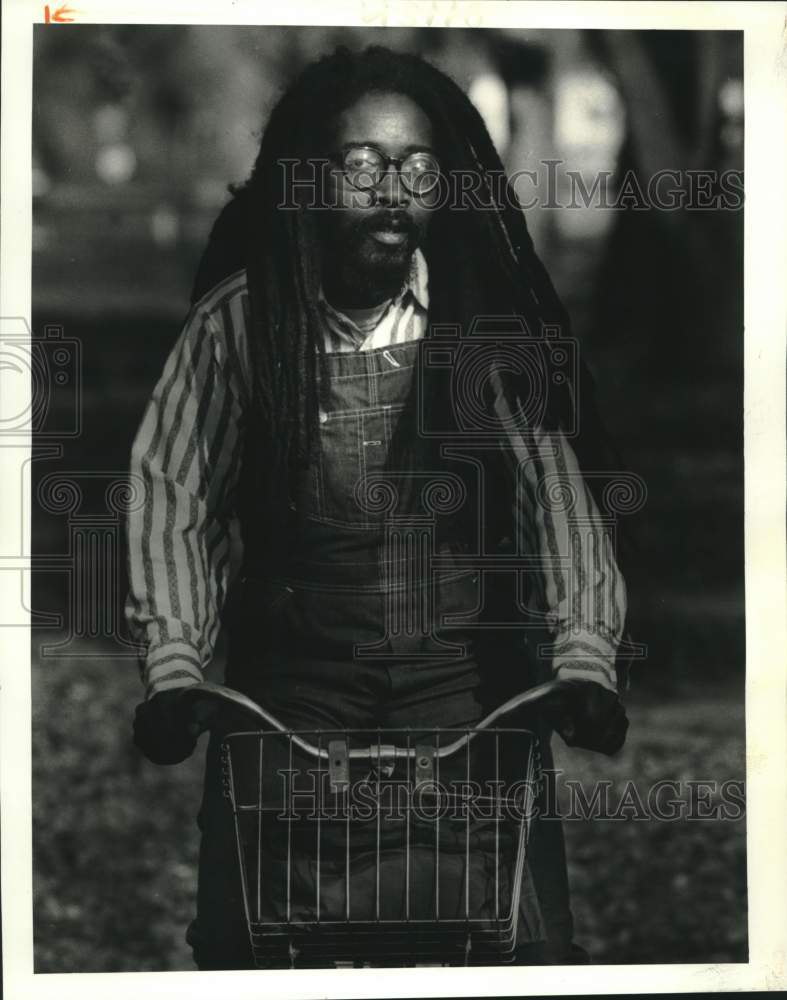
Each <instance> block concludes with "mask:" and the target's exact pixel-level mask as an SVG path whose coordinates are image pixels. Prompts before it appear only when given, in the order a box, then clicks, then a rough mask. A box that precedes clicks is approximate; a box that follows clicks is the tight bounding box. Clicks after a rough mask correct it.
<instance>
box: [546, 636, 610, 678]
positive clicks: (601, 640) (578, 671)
mask: <svg viewBox="0 0 787 1000" xmlns="http://www.w3.org/2000/svg"><path fill="white" fill-rule="evenodd" d="M557 645H558V648H559V652H556V653H555V656H554V658H553V660H552V673H553V675H554V677H555V679H556V680H561V681H562V680H583V681H595V682H596V683H597V684H601V685H602V686H603V687H605V688H607V689H608V690H610V691H615V692H617V689H618V685H617V672H616V670H615V660H616V656H617V645H616V644H615V643H613V642H610V641H609V640H608V639H606V637H602V636H600V635H590V634H588V635H584V634H581V635H579V636H572V637H571V638H568V639H564V641H563V642H561V643H559V644H557Z"/></svg>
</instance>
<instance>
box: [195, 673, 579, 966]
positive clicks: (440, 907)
mask: <svg viewBox="0 0 787 1000" xmlns="http://www.w3.org/2000/svg"><path fill="white" fill-rule="evenodd" d="M564 686H565V685H564V684H563V683H562V682H559V681H551V682H547V683H544V684H541V685H539V686H537V687H535V688H532V689H530V690H528V691H525V692H523V693H521V694H519V695H517V696H515V697H513V698H510V699H509V700H508V701H506V702H504V703H503V704H501V705H500V706H499V707H498V708H496V709H495V710H494V711H492V712H490V713H489V714H488V715H487V716H486V717H485V718H483V719H482V720H481V721H480V722H478V723H477V724H476V725H474V726H472V727H468V728H465V729H458V730H457V729H434V730H429V731H423V730H420V731H418V732H414V731H411V730H407V729H398V730H390V729H374V730H350V729H341V730H308V731H307V730H292V729H288V728H287V727H286V726H285V725H284V724H283V723H282V722H280V721H279V720H278V719H277V718H276V717H275V716H273V715H272V714H271V713H270V712H268V711H267V710H266V709H265V708H263V707H262V706H260V705H258V704H257V703H256V702H254V701H252V700H251V699H250V698H248V697H247V696H246V695H244V694H242V693H240V692H238V691H234V690H232V689H229V688H226V687H222V686H220V685H217V684H211V683H203V684H199V685H195V686H193V687H189V688H186V689H184V691H183V693H182V696H181V697H182V698H183V699H184V701H185V702H186V703H187V704H188V706H189V711H190V713H191V714H192V717H193V718H194V719H195V720H196V721H197V722H198V723H199V724H200V726H201V727H202V728H210V729H214V730H217V731H218V732H219V733H220V734H221V737H222V744H221V755H222V776H223V778H222V780H223V787H224V794H225V796H226V799H227V801H228V803H229V806H230V808H231V809H232V814H233V820H234V829H235V841H236V852H237V863H238V864H239V866H240V873H241V882H242V888H243V904H244V909H245V916H246V924H247V928H248V933H249V939H250V943H251V949H252V953H253V957H254V961H255V964H256V966H257V967H258V968H271V967H282V966H284V967H287V966H289V967H291V968H295V967H308V966H312V967H313V966H322V967H325V966H326V965H328V966H330V965H337V966H363V965H397V966H401V965H405V966H406V965H415V964H418V965H423V964H438V965H491V964H507V963H513V962H514V961H515V960H516V947H517V931H518V921H519V917H520V906H519V904H520V894H521V891H522V880H523V876H524V873H525V870H526V861H527V844H528V837H529V832H530V826H531V821H532V818H533V815H534V812H535V808H536V802H537V799H538V795H539V792H540V790H541V781H542V775H541V764H540V752H539V741H538V736H537V734H536V731H535V728H534V727H533V726H532V724H531V725H528V726H519V727H508V726H506V727H504V726H500V725H495V724H496V723H499V720H501V719H503V718H504V717H507V716H511V715H512V714H513V713H515V712H520V713H522V712H526V711H527V712H529V713H531V715H532V713H535V712H537V711H538V710H539V709H543V707H544V706H545V705H546V704H547V703H548V702H551V703H552V704H553V705H554V704H555V703H559V701H560V697H561V694H562V690H563V688H564ZM238 712H241V713H243V715H244V716H245V718H248V719H250V720H253V722H254V723H255V724H256V725H255V728H253V729H248V728H247V729H244V728H237V726H236V725H235V722H234V719H235V718H236V717H237V713H238ZM526 721H528V722H530V721H531V720H530V719H527V720H526ZM370 738H371V741H370ZM304 776H305V777H304Z"/></svg>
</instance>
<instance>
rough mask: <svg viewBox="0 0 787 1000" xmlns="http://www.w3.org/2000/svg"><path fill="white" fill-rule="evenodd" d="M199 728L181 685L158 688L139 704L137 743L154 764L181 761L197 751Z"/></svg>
mask: <svg viewBox="0 0 787 1000" xmlns="http://www.w3.org/2000/svg"><path fill="white" fill-rule="evenodd" d="M200 728H201V727H200V726H199V724H198V723H196V722H194V721H193V719H192V717H191V712H190V709H189V706H188V705H186V704H185V703H184V702H183V701H182V700H181V699H180V689H179V688H175V689H173V690H170V691H159V693H158V694H154V695H153V697H152V698H151V699H150V700H149V701H143V702H142V704H141V705H137V710H136V712H135V714H134V744H135V745H136V746H137V747H139V749H140V750H141V751H142V753H143V754H144V755H145V756H146V757H147V758H148V760H150V761H152V762H153V763H154V764H180V762H181V761H184V760H186V758H187V757H190V756H191V754H192V753H193V752H194V748H195V747H196V745H197V736H198V735H199V732H200Z"/></svg>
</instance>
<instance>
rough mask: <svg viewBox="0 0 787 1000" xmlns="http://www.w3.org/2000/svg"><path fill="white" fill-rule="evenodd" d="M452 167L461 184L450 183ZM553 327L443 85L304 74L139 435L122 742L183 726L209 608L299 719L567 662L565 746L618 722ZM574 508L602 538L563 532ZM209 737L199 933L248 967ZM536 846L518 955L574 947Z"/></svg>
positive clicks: (595, 552) (536, 267)
mask: <svg viewBox="0 0 787 1000" xmlns="http://www.w3.org/2000/svg"><path fill="white" fill-rule="evenodd" d="M457 177H459V178H468V177H470V178H473V179H474V182H477V183H475V186H474V188H473V191H472V197H470V198H467V199H464V200H463V201H462V203H461V204H457V203H456V202H454V203H450V202H449V203H446V198H445V197H444V195H445V192H446V190H448V188H447V186H446V184H447V181H449V180H450V179H452V178H457ZM501 179H502V181H503V183H498V181H500V180H501ZM459 190H460V191H466V190H468V188H467V185H466V184H465V183H464V181H463V182H462V184H460V186H459ZM455 192H456V187H454V193H455ZM490 317H491V319H490ZM490 330H491V331H492V333H493V334H494V336H491V337H490ZM557 330H559V331H561V335H560V337H559V342H555V343H551V344H550V341H549V340H548V339H547V338H548V337H549V336H553V335H554V333H555V331H557ZM567 330H568V319H567V316H566V315H565V313H564V310H563V308H562V306H561V304H560V302H559V300H558V298H557V295H556V293H555V291H554V289H553V287H552V285H551V283H550V281H549V278H548V276H547V274H546V272H545V271H544V268H543V267H542V265H541V263H540V261H539V260H538V258H537V256H536V254H535V252H534V250H533V245H532V242H531V240H530V237H529V235H528V232H527V229H526V226H525V221H524V218H523V214H522V212H521V210H520V209H519V208H518V205H517V202H516V198H515V196H514V194H513V192H512V190H511V188H510V186H509V185H508V183H507V182H505V175H504V173H503V169H502V166H501V163H500V160H499V157H498V155H497V153H496V151H495V149H494V147H493V145H492V142H491V140H490V139H489V136H488V134H487V131H486V129H485V127H484V125H483V123H482V120H481V118H480V116H479V115H478V113H477V112H476V111H475V109H474V108H473V106H472V104H471V103H470V102H469V100H468V99H467V98H466V96H465V95H464V93H463V92H462V91H461V90H460V88H458V87H457V86H456V85H455V84H454V83H453V82H452V81H451V80H450V79H448V78H447V77H446V76H445V75H443V74H442V73H441V72H439V71H438V70H436V69H434V68H433V67H431V66H430V65H429V64H428V63H426V62H425V61H422V60H421V59H419V58H416V57H414V56H410V55H402V54H395V53H393V52H390V51H388V50H386V49H382V48H370V49H367V50H366V51H364V52H363V53H360V54H353V53H351V52H349V51H347V50H346V49H340V50H338V51H337V52H336V53H334V54H333V55H332V56H330V57H327V58H324V59H322V60H320V61H319V62H317V63H315V64H314V65H312V66H310V67H308V68H307V69H306V70H305V71H304V72H303V73H302V74H301V76H300V77H299V78H298V79H297V80H296V81H295V82H294V83H293V84H292V86H291V87H290V88H289V90H288V91H287V92H286V93H285V94H284V96H283V97H282V98H281V100H280V101H279V103H278V105H277V106H276V108H275V109H274V111H273V112H272V114H271V117H270V121H269V123H268V125H267V128H266V129H265V132H264V135H263V138H262V143H261V146H260V151H259V155H258V157H257V160H256V163H255V166H254V170H253V172H252V174H251V177H250V179H249V180H248V182H247V183H246V184H245V185H244V186H243V187H242V188H240V189H239V190H236V191H234V197H233V200H232V201H231V202H230V204H229V205H228V206H227V208H225V210H224V211H223V212H222V214H221V216H220V217H219V220H218V221H217V223H216V225H215V227H214V230H213V232H212V234H211V240H210V243H209V246H208V249H207V251H206V253H205V255H204V257H203V260H202V263H201V265H200V268H199V272H198V275H197V281H196V287H195V290H194V303H193V308H192V310H191V312H190V314H189V317H188V319H187V322H186V324H185V328H184V330H183V333H182V335H181V338H180V340H179V342H178V344H177V345H176V347H175V349H174V351H173V352H172V354H171V356H170V358H169V361H168V362H167V365H166V368H165V370H164V373H163V375H162V377H161V379H160V381H159V383H158V385H157V387H156V389H155V391H154V394H153V398H152V400H151V402H150V404H149V406H148V409H147V411H146V413H145V416H144V420H143V423H142V426H141V428H140V431H139V434H138V436H137V439H136V442H135V444H134V448H133V455H132V469H133V471H134V472H135V473H136V474H138V475H140V476H141V477H142V478H143V480H144V482H145V484H146V488H147V492H146V502H145V504H144V507H143V508H142V509H141V510H139V511H135V512H133V513H132V514H131V515H130V521H129V529H128V531H129V563H130V580H131V593H130V597H129V602H128V617H129V621H130V623H131V626H132V629H133V631H134V633H135V635H136V636H138V637H139V640H140V643H141V645H142V646H143V648H144V659H143V665H142V666H143V678H144V682H145V684H146V699H145V701H144V702H143V703H142V704H141V705H140V706H139V707H138V709H137V714H136V718H135V740H136V743H137V745H138V746H139V747H140V748H141V749H142V750H143V751H144V752H145V754H146V755H147V756H148V757H149V758H150V759H151V760H153V761H154V762H157V763H176V762H178V761H180V760H183V759H185V758H186V757H187V756H188V755H189V754H190V753H191V752H192V751H193V749H194V747H195V742H196V735H195V733H194V731H193V729H192V728H190V725H189V721H188V719H187V717H186V714H185V713H184V711H183V707H182V700H180V699H179V697H178V695H179V692H181V691H182V689H183V687H184V686H186V685H192V684H195V683H198V682H199V681H200V680H201V679H202V677H203V670H204V668H205V666H206V664H207V663H208V662H209V660H210V659H211V656H212V653H213V649H214V645H215V641H216V637H217V632H218V629H219V623H220V621H221V620H222V619H223V621H224V623H225V625H226V628H227V631H228V634H229V654H228V662H227V667H226V683H227V684H228V685H230V686H232V687H234V688H236V689H238V690H240V691H242V692H244V693H246V694H248V695H250V696H251V697H253V698H255V699H256V700H257V701H259V702H261V703H262V704H264V705H265V706H266V707H267V708H268V709H269V710H270V711H271V712H273V713H274V714H276V715H277V716H279V717H280V718H281V719H282V720H283V721H284V722H285V723H286V724H287V725H288V726H291V727H293V728H301V729H312V730H314V729H322V730H325V729H344V728H350V729H363V728H367V729H372V728H374V727H378V726H383V727H393V728H398V727H401V728H404V727H409V728H410V729H412V730H414V731H417V730H419V729H430V728H435V727H447V728H451V727H466V726H468V725H473V724H474V722H476V721H478V720H479V719H480V718H481V717H482V715H483V714H484V710H485V708H487V709H488V708H489V707H491V701H492V700H494V699H496V700H497V702H499V700H500V697H499V696H500V693H501V692H502V691H504V690H506V691H507V692H508V693H510V692H511V691H517V690H522V689H524V688H526V687H528V686H530V685H532V684H533V683H535V682H536V681H538V680H543V679H544V677H545V676H553V677H556V678H558V679H561V680H566V681H567V682H569V683H568V684H567V685H566V689H567V690H568V691H569V697H568V700H567V701H566V703H565V704H563V706H562V708H561V711H560V713H558V714H556V716H555V718H553V719H552V720H551V721H552V724H553V725H554V726H555V727H556V728H557V729H558V730H559V731H560V732H561V734H562V735H563V736H564V738H565V739H566V740H567V742H569V743H571V744H577V745H580V746H584V747H588V748H590V749H596V750H601V751H603V752H607V753H609V752H614V751H615V750H616V749H618V748H619V747H620V746H621V745H622V742H623V739H624V737H625V731H626V726H627V722H626V718H625V712H624V710H623V707H622V704H621V703H620V701H619V698H618V695H617V677H616V668H615V663H616V655H617V652H618V648H619V645H620V640H621V637H622V631H623V623H624V617H625V590H624V586H623V582H622V579H621V576H620V574H619V572H618V569H617V566H616V562H615V558H614V554H613V552H612V548H611V545H610V544H609V539H608V538H607V535H606V532H605V529H604V525H603V524H602V516H601V513H600V508H599V505H598V504H597V502H596V500H595V498H594V492H593V490H592V489H591V487H592V486H593V485H594V482H595V480H596V479H597V478H598V475H599V470H602V471H603V470H604V469H609V468H610V465H609V460H608V458H607V456H606V454H605V451H604V439H603V435H602V433H601V430H600V427H599V424H598V420H597V417H596V415H595V410H594V408H593V401H592V386H591V383H590V381H589V376H588V374H587V371H586V369H585V368H584V366H582V365H581V364H580V365H579V368H578V371H579V372H580V375H579V376H578V377H573V376H572V377H570V378H567V377H559V375H560V373H559V372H558V370H557V365H558V360H557V355H558V353H559V352H558V351H557V350H552V348H553V347H557V346H559V347H560V348H561V349H562V350H563V354H564V356H565V353H566V343H567V340H566V336H565V335H566V333H567ZM468 332H470V333H472V337H468V336H467V334H468ZM496 345H497V346H496ZM430 347H437V348H439V352H438V356H436V358H435V357H433V356H430V355H429V354H428V353H427V349H428V348H430ZM468 352H469V353H468ZM512 352H513V353H512ZM468 358H469V359H470V360H469V362H468ZM523 358H531V359H535V360H534V361H533V362H532V364H531V365H530V367H528V364H527V363H526V362H524V361H523V360H522V359H523ZM479 386H481V388H480V389H479V388H478V387H479ZM546 386H548V387H549V391H546V390H545V388H544V387H546ZM580 404H581V405H580ZM490 429H491V430H490ZM577 430H581V433H579V434H577V433H575V432H576V431H577ZM490 440H491V442H492V444H491V445H490ZM581 469H582V470H583V471H584V472H585V473H586V472H587V471H589V470H590V471H593V472H594V476H593V477H590V478H588V477H587V476H586V475H585V476H583V475H582V472H581V471H580V470H581ZM555 487H557V493H559V494H560V497H559V498H558V499H559V501H560V502H557V501H555ZM413 523H417V524H419V525H421V526H423V525H424V524H428V529H427V530H426V531H424V530H420V534H419V531H415V532H413V531H411V532H410V534H409V535H408V534H407V529H406V524H413ZM402 524H405V528H402V530H398V529H399V528H400V527H401V525H402ZM583 525H584V526H585V529H583V530H586V531H587V532H588V533H589V534H590V535H591V536H592V539H593V540H594V541H593V544H591V545H588V546H584V545H582V544H581V545H580V546H579V547H577V546H576V545H575V544H574V540H575V539H576V537H577V532H578V530H580V529H581V526H583ZM419 539H420V540H419ZM424 539H426V547H424V544H423V542H424ZM489 552H493V553H497V554H500V553H506V552H508V553H509V554H511V555H512V557H513V558H516V557H519V558H520V559H522V560H523V561H522V563H521V565H522V566H524V567H525V568H526V570H527V572H524V571H523V572H517V573H516V574H514V577H515V578H516V580H515V582H516V586H515V587H514V588H513V589H514V590H515V591H516V593H515V595H514V596H513V598H512V597H511V595H509V598H508V603H509V605H510V607H511V608H517V609H518V612H519V617H518V619H517V620H518V621H519V623H520V626H521V627H520V628H519V629H512V628H510V627H509V628H500V629H498V630H495V629H494V628H492V627H489V623H501V622H504V621H506V619H505V614H507V613H508V612H507V611H505V609H504V608H503V601H504V597H503V596H502V594H503V590H504V588H503V587H501V586H499V584H500V583H501V580H503V578H504V577H505V578H506V579H509V578H511V576H512V575H511V574H510V573H509V574H503V573H497V574H495V573H491V572H488V571H484V572H483V573H481V572H479V570H478V569H477V568H474V567H473V566H472V562H473V560H472V556H473V554H474V553H475V554H476V556H477V557H478V558H479V559H481V560H482V559H483V556H484V555H485V554H487V553H489ZM588 552H589V553H590V556H588V555H587V553H588ZM468 567H470V568H468ZM520 577H521V578H522V579H521V580H520ZM525 580H526V584H525V585H524V586H523V585H522V582H523V581H525ZM497 591H500V592H501V593H500V596H497V597H496V596H495V594H496V592H497ZM493 598H494V600H493ZM495 601H496V602H497V603H495ZM490 609H491V610H490ZM588 609H590V610H588ZM509 610H510V608H509ZM485 616H486V617H485ZM485 621H486V622H487V627H482V626H483V625H484V622H485ZM534 623H536V624H540V625H541V626H543V627H544V628H545V629H546V630H547V631H548V633H549V638H550V640H551V647H550V648H551V656H550V657H549V658H548V659H547V660H546V661H544V660H543V658H542V659H539V657H538V656H535V655H534V654H533V653H532V650H534V649H536V648H537V644H536V643H534V642H533V641H532V634H533V632H532V626H533V625H534ZM523 636H524V637H525V639H523ZM528 649H530V650H531V653H530V654H528ZM216 744H217V741H216V740H215V739H214V738H213V737H211V742H210V744H209V747H208V757H207V775H206V784H205V796H204V800H203V805H202V809H201V811H200V817H199V823H200V827H201V830H202V846H201V854H200V877H199V892H198V906H197V911H198V912H197V919H196V921H195V922H194V923H193V924H192V926H191V928H190V931H189V940H190V941H191V943H192V946H193V948H194V953H195V958H196V961H197V964H198V965H199V967H200V968H230V967H244V966H247V965H249V964H250V961H251V959H250V953H249V945H248V937H247V933H246V928H245V923H244V915H243V907H242V903H241V900H240V895H239V886H238V874H237V872H236V870H235V868H234V867H233V846H232V830H231V817H228V815H227V809H226V806H225V804H224V803H223V802H222V798H221V790H220V780H219V774H218V767H219V765H218V750H217V745H216ZM545 752H546V754H547V755H548V752H549V751H548V741H547V745H546V750H545ZM545 763H546V764H547V766H548V765H549V758H548V756H547V759H546V761H545ZM531 859H532V860H531V869H532V873H531V874H532V882H531V875H528V878H527V880H526V886H527V887H530V888H526V891H525V894H527V893H528V892H530V891H531V888H532V886H534V887H535V888H534V891H535V896H537V905H536V903H535V901H534V899H533V898H531V897H530V896H529V897H528V900H527V901H526V902H527V904H528V905H529V906H530V910H529V911H528V912H529V916H526V917H523V919H522V920H521V921H520V924H521V927H522V940H521V942H520V943H521V945H522V947H521V949H520V960H521V961H551V962H571V961H578V960H580V961H581V960H583V958H582V954H583V953H581V949H577V948H576V947H575V946H573V944H572V926H571V915H570V911H569V907H568V893H567V885H566V871H565V858H564V853H563V841H562V833H561V831H560V826H559V823H557V822H556V821H554V820H553V821H552V822H546V821H544V822H539V823H536V824H535V831H534V833H533V843H532V849H531ZM531 904H532V905H531ZM524 905H525V904H524V903H523V906H524ZM533 906H535V909H536V911H537V912H536V915H535V916H533V912H534V911H533ZM544 936H546V945H545V946H543V947H541V949H540V950H538V949H536V950H534V949H533V948H532V947H528V946H529V945H532V943H533V942H534V941H537V940H538V939H539V938H543V937H544Z"/></svg>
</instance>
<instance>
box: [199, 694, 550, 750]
mask: <svg viewBox="0 0 787 1000" xmlns="http://www.w3.org/2000/svg"><path fill="white" fill-rule="evenodd" d="M568 686H569V685H568V684H567V683H566V682H565V681H546V682H545V683H543V684H538V685H536V687H532V688H529V689H528V690H527V691H522V692H521V693H520V694H517V695H514V696H513V697H512V698H509V699H508V701H505V702H503V704H502V705H499V706H498V707H497V708H495V709H493V711H491V712H490V713H489V714H488V715H486V716H485V717H484V718H483V719H481V721H480V722H478V723H477V724H476V725H475V726H473V727H472V728H469V731H468V732H466V733H464V735H462V736H460V737H458V738H457V739H456V740H454V741H453V742H452V743H449V744H446V745H445V746H441V747H439V748H438V749H436V750H435V756H436V757H438V758H443V757H448V756H450V755H451V754H453V753H456V751H457V750H460V749H461V748H462V747H464V746H465V745H466V744H467V743H469V742H470V741H471V740H472V739H473V738H474V736H475V735H476V733H477V732H479V731H482V730H484V729H488V728H489V727H490V726H491V725H492V723H493V722H495V721H496V720H497V719H500V718H502V717H503V716H504V715H508V714H510V713H511V712H514V711H516V710H517V709H523V708H531V709H532V708H537V707H538V706H539V705H542V704H543V703H544V702H545V701H547V700H554V699H555V698H559V697H560V695H561V694H563V693H564V692H565V691H566V689H567V688H568ZM180 697H181V699H182V700H183V702H184V703H185V704H187V705H188V706H189V707H190V709H191V711H192V713H193V715H194V718H195V720H196V719H198V718H199V715H200V714H203V715H204V712H201V711H200V708H201V706H205V705H207V706H216V705H218V706H220V707H224V708H226V709H239V710H241V711H242V712H244V713H246V714H248V715H249V716H250V717H251V718H252V719H254V720H255V721H256V722H261V723H263V724H264V725H265V726H267V727H269V728H270V729H273V730H275V731H277V732H280V733H289V734H291V739H292V741H293V743H294V744H295V745H296V746H298V747H299V748H300V749H301V750H303V751H304V752H305V753H307V754H309V756H311V757H317V758H327V757H328V750H327V749H325V748H322V747H316V746H314V745H313V744H312V743H309V741H308V740H305V739H303V738H302V737H300V736H298V735H297V733H292V731H291V729H290V728H289V727H288V726H285V725H284V723H282V722H280V721H279V719H277V718H276V716H275V715H273V714H272V713H271V712H269V711H267V709H265V708H263V707H262V706H261V705H258V704H257V702H256V701H253V700H252V699H251V698H249V697H248V696H247V695H245V694H243V693H242V692H240V691H235V690H233V689H232V688H228V687H224V686H223V685H222V684H213V683H211V682H209V681H204V682H203V683H201V684H194V685H191V686H190V687H187V688H184V689H183V691H182V692H181V694H180ZM206 728H211V725H210V722H208V724H207V727H206ZM445 731H446V732H451V730H445ZM373 749H374V748H354V749H351V750H350V751H349V756H350V758H355V759H358V758H368V757H369V756H370V755H371V756H373ZM377 749H378V751H379V748H377ZM387 752H388V753H389V754H392V755H393V756H395V757H402V758H404V757H414V756H415V753H416V749H415V747H389V748H387Z"/></svg>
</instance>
